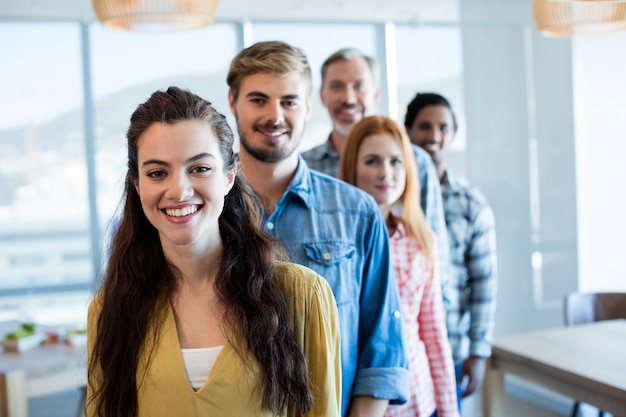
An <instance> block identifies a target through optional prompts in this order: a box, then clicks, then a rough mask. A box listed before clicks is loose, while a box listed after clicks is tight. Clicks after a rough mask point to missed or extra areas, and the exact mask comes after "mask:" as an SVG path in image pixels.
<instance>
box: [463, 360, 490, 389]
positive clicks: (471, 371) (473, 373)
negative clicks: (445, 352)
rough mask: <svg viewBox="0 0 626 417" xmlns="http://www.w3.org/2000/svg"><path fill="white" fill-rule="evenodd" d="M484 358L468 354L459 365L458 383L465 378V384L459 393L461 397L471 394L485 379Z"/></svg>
mask: <svg viewBox="0 0 626 417" xmlns="http://www.w3.org/2000/svg"><path fill="white" fill-rule="evenodd" d="M485 367H486V360H485V358H479V357H478V356H470V357H469V358H467V359H465V362H463V366H462V367H461V377H460V378H459V383H460V384H462V383H464V382H465V378H467V386H466V387H465V389H464V390H463V394H461V398H465V397H468V396H470V395H472V394H473V393H474V392H475V391H476V390H477V389H478V388H480V386H481V385H482V384H483V380H484V379H485Z"/></svg>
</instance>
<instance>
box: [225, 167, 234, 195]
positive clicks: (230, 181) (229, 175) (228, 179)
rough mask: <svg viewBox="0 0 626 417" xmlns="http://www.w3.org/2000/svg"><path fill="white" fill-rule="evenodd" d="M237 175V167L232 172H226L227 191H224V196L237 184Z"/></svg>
mask: <svg viewBox="0 0 626 417" xmlns="http://www.w3.org/2000/svg"><path fill="white" fill-rule="evenodd" d="M236 176H237V168H233V169H232V170H231V171H230V172H227V173H226V191H225V192H224V196H226V195H228V193H230V190H232V189H233V186H234V185H235V177H236Z"/></svg>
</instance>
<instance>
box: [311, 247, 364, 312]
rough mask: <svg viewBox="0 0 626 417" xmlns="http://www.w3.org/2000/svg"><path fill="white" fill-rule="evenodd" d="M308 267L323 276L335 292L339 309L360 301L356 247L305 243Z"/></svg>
mask: <svg viewBox="0 0 626 417" xmlns="http://www.w3.org/2000/svg"><path fill="white" fill-rule="evenodd" d="M303 245H304V251H305V253H306V257H307V265H306V266H308V267H309V268H311V269H313V270H314V271H315V272H317V273H318V274H320V275H321V276H323V277H324V278H325V279H326V281H328V284H329V285H330V288H331V289H332V291H333V294H334V296H335V300H336V302H337V307H341V306H342V305H344V304H347V303H350V302H352V303H354V302H358V300H359V284H358V283H359V282H360V279H359V277H356V276H355V274H356V273H357V269H356V260H357V256H356V247H355V246H354V244H352V243H349V242H304V244H303Z"/></svg>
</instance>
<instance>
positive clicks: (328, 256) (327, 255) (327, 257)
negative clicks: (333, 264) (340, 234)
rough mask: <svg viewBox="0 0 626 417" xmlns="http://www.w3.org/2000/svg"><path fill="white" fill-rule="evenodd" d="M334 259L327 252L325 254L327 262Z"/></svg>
mask: <svg viewBox="0 0 626 417" xmlns="http://www.w3.org/2000/svg"><path fill="white" fill-rule="evenodd" d="M332 257H333V256H332V255H331V254H330V252H326V253H325V254H324V259H326V260H327V261H328V260H329V259H330V258H332Z"/></svg>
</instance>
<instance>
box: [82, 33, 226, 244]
mask: <svg viewBox="0 0 626 417" xmlns="http://www.w3.org/2000/svg"><path fill="white" fill-rule="evenodd" d="M90 50H91V55H92V69H93V100H94V108H95V123H94V124H95V132H96V133H95V136H96V170H97V194H98V208H99V212H100V217H101V220H102V230H103V231H104V236H105V239H106V238H107V237H106V236H107V232H108V231H109V230H110V228H108V223H109V220H110V219H111V218H112V217H113V216H114V211H115V209H117V207H118V205H119V202H120V197H121V193H122V188H123V185H124V175H125V173H126V130H127V129H128V126H129V119H130V115H131V114H132V112H133V111H134V110H135V108H136V107H137V105H138V104H139V103H142V102H144V101H145V100H146V99H147V98H148V97H149V96H150V94H152V93H153V92H155V91H157V90H165V89H166V88H167V87H169V86H178V87H181V88H185V89H189V90H191V91H193V92H194V93H196V94H198V95H200V96H201V97H204V98H206V99H207V100H209V101H211V102H212V103H213V104H214V105H215V107H216V108H217V109H218V110H219V111H220V112H221V113H223V114H224V115H226V116H228V117H230V110H229V108H228V98H227V91H228V89H227V86H226V73H227V71H228V66H229V65H230V60H231V58H232V57H233V56H234V55H235V53H236V51H237V39H236V32H235V26H234V25H224V24H222V25H219V24H217V25H212V26H210V27H208V28H206V29H201V30H194V31H187V32H174V33H167V34H154V33H150V34H146V33H131V32H120V31H112V30H108V29H105V28H103V27H102V26H100V25H94V26H93V27H92V30H91V48H90ZM231 122H234V121H231ZM231 126H232V127H233V128H234V126H235V125H234V123H231Z"/></svg>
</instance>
